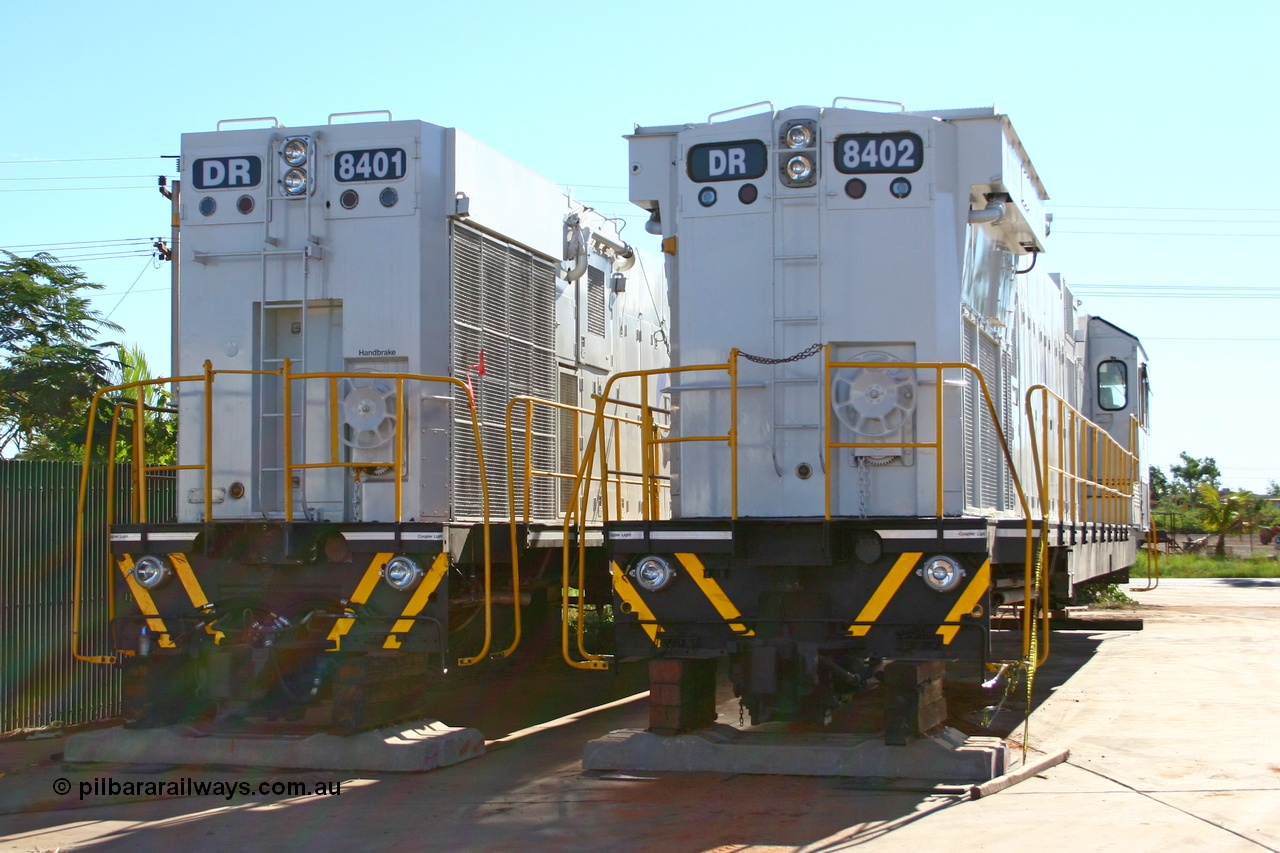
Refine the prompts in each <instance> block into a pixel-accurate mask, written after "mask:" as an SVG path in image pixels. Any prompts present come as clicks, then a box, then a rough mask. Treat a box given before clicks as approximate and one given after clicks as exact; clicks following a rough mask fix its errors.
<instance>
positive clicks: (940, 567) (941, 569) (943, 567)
mask: <svg viewBox="0 0 1280 853" xmlns="http://www.w3.org/2000/svg"><path fill="white" fill-rule="evenodd" d="M919 575H920V577H921V578H923V579H924V582H925V583H926V584H928V586H929V588H930V589H934V590H937V591H938V592H950V591H951V590H953V589H955V588H956V587H957V586H959V585H960V581H962V580H964V569H963V568H962V567H961V566H960V564H959V563H958V562H956V561H955V560H953V559H952V558H951V557H943V556H937V557H930V558H929V559H927V560H925V561H924V565H923V566H921V567H920V571H919Z"/></svg>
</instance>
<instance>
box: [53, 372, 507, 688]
mask: <svg viewBox="0 0 1280 853" xmlns="http://www.w3.org/2000/svg"><path fill="white" fill-rule="evenodd" d="M220 376H259V377H267V376H274V377H279V378H280V380H281V402H282V405H281V410H282V412H283V413H284V416H283V417H282V418H281V421H282V425H281V431H282V436H283V437H282V441H281V444H282V455H283V466H282V467H283V473H282V476H283V487H282V501H283V515H284V520H285V521H286V522H291V521H293V519H294V511H293V503H294V498H293V494H292V486H291V484H292V483H293V475H294V472H297V471H306V470H311V469H320V468H351V469H360V468H365V467H368V465H369V463H368V462H367V461H355V462H352V461H346V460H343V459H342V449H341V445H342V442H341V439H340V436H341V433H342V424H343V421H342V419H341V417H340V416H339V407H340V405H341V400H340V399H339V398H338V388H339V382H340V381H341V380H343V379H349V380H353V381H354V380H363V381H368V380H370V379H379V380H384V381H387V382H394V383H395V397H394V399H395V400H397V401H403V400H405V395H404V389H405V383H406V382H413V383H424V384H425V383H444V384H447V385H452V386H454V387H455V388H459V389H461V390H462V391H464V392H465V394H466V399H467V401H468V407H469V411H470V415H471V430H472V440H473V441H474V443H475V449H476V465H477V468H478V469H479V470H478V471H477V476H478V478H479V481H480V491H481V500H482V507H483V519H482V529H483V553H484V568H483V572H484V615H485V632H484V646H483V648H481V650H480V651H479V652H478V653H477V654H475V655H472V656H470V657H465V658H460V659H459V661H458V664H459V665H460V666H468V665H471V664H474V663H477V662H479V661H480V660H483V659H484V658H485V656H486V655H487V654H488V652H489V646H490V645H491V644H492V637H493V619H492V576H491V559H492V550H491V547H490V521H489V519H490V505H489V484H488V478H487V476H486V475H485V462H484V446H483V442H482V441H481V438H480V424H479V421H478V419H477V417H476V405H475V397H474V395H473V394H472V392H471V389H470V387H468V386H467V384H466V383H465V382H463V381H462V380H459V379H455V378H453V377H449V376H429V375H422V374H414V373H369V372H354V371H351V372H316V373H293V372H292V362H291V361H290V360H289V359H285V360H284V364H283V367H282V368H281V369H280V370H214V369H213V364H212V362H210V361H206V362H205V363H204V372H203V373H202V374H198V375H190V376H175V377H171V378H162V379H152V380H145V381H141V382H132V383H127V384H124V385H117V386H112V387H109V388H103V389H101V390H99V391H98V392H96V393H95V394H94V395H93V397H92V399H91V400H90V402H89V421H88V428H87V431H86V436H85V452H84V465H83V467H82V470H81V475H80V495H79V502H78V504H77V514H76V532H75V560H74V572H75V576H74V581H73V584H74V587H73V597H72V624H71V636H72V640H71V648H72V655H73V656H74V657H75V658H76V659H77V660H84V661H88V662H90V663H102V664H111V663H115V662H116V657H115V656H114V655H94V656H90V655H83V654H81V652H80V617H81V600H82V589H83V581H84V565H83V562H84V535H85V533H84V530H85V524H86V500H87V495H88V480H89V462H90V460H91V459H92V458H93V451H94V447H93V436H94V425H95V423H96V420H97V417H98V408H99V405H100V403H101V401H102V400H103V399H104V397H106V396H107V395H110V394H116V393H120V392H124V391H129V390H137V391H138V393H137V394H136V395H135V396H136V400H135V401H134V403H133V405H132V407H131V408H132V409H133V413H134V423H133V426H132V428H133V442H132V448H131V450H132V461H133V469H134V475H135V479H136V483H135V488H134V490H133V492H134V495H133V499H134V518H135V519H136V520H137V522H138V523H146V521H147V507H146V488H145V486H146V478H147V477H148V476H151V475H153V474H156V473H158V472H169V471H202V472H203V475H204V476H203V503H204V516H203V517H204V519H205V521H206V522H208V521H211V520H212V519H213V506H214V501H213V472H214V448H213V434H214V426H215V423H214V412H215V409H216V406H215V405H214V391H215V380H216V379H217V378H218V377H220ZM298 382H301V383H307V382H323V383H324V387H325V388H326V389H327V396H326V398H325V402H326V403H327V414H328V417H327V421H328V427H329V441H328V451H329V457H328V458H327V459H323V460H319V461H307V460H305V459H304V460H302V461H297V460H296V459H295V452H294V448H293V444H294V442H293V418H292V416H291V413H292V411H293V397H294V388H293V385H294V383H298ZM190 383H201V384H202V386H203V412H202V416H203V425H204V449H203V450H204V452H203V458H202V460H201V461H200V462H196V463H191V464H183V465H148V464H147V461H146V460H147V447H146V435H145V430H144V426H145V424H144V413H145V410H146V407H145V406H144V405H143V404H142V402H141V401H142V398H143V395H142V389H143V388H144V387H145V386H149V385H157V386H160V385H172V386H174V387H177V386H180V385H182V384H190ZM304 399H308V398H307V397H306V396H305V388H304ZM397 405H403V404H402V402H398V403H397ZM124 409H125V405H124V404H119V403H117V404H116V405H115V407H114V409H113V412H112V421H111V433H110V434H111V439H110V440H111V442H112V443H111V447H112V450H113V452H114V447H115V442H116V440H117V438H118V420H119V417H120V415H121V413H122V412H123V411H124ZM404 438H405V437H404V418H403V417H396V418H395V426H394V433H393V436H392V442H393V443H392V447H393V451H392V455H393V459H392V466H393V470H394V471H396V472H397V474H396V476H395V477H394V494H395V497H394V511H395V518H396V519H397V520H399V519H401V518H402V517H403V512H402V510H403V483H402V480H401V476H400V472H402V471H403V470H404V465H405V458H404V454H405V444H406V442H405V440H404ZM108 476H109V477H110V476H112V475H110V474H109V475H108ZM112 485H113V483H112V482H110V481H109V483H108V490H107V494H108V498H107V500H108V507H107V518H108V520H110V519H111V518H112V517H114V516H113V513H114V506H113V503H112V502H113V500H114V495H113V489H112ZM111 559H112V558H111V555H110V552H109V551H108V555H107V561H108V566H107V571H108V574H109V575H110V573H111V569H112V567H111V565H110V562H111Z"/></svg>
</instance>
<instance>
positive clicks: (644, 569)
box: [628, 555, 676, 592]
mask: <svg viewBox="0 0 1280 853" xmlns="http://www.w3.org/2000/svg"><path fill="white" fill-rule="evenodd" d="M628 574H630V575H631V577H633V578H635V581H636V583H637V584H639V585H640V587H641V588H642V589H647V590H648V591H649V592H657V591H658V590H660V589H663V588H664V587H666V586H667V584H669V583H671V579H672V578H674V577H675V576H676V572H675V569H673V568H671V564H670V563H668V562H667V561H666V560H665V559H663V558H662V557H657V556H653V555H650V556H648V557H641V558H640V559H639V560H638V561H636V564H635V565H634V566H632V567H631V571H630V572H628Z"/></svg>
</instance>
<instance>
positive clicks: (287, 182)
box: [281, 169, 307, 195]
mask: <svg viewBox="0 0 1280 853" xmlns="http://www.w3.org/2000/svg"><path fill="white" fill-rule="evenodd" d="M281 183H282V184H284V191H285V193H286V194H287V195H302V194H303V193H304V192H306V191H307V173H306V172H304V171H302V170H301V169H290V170H289V171H287V172H285V173H284V178H283V179H282V180H281Z"/></svg>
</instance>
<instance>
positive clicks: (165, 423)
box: [109, 344, 177, 465]
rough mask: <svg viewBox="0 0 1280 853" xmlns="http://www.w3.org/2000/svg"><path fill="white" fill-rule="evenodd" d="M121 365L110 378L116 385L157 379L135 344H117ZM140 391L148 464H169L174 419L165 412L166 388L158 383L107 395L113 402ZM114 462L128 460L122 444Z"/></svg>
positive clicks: (174, 436) (174, 437)
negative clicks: (145, 412) (144, 409)
mask: <svg viewBox="0 0 1280 853" xmlns="http://www.w3.org/2000/svg"><path fill="white" fill-rule="evenodd" d="M118 362H119V365H120V368H119V372H118V374H117V375H116V376H115V377H114V378H113V381H114V382H115V384H117V385H128V384H130V383H133V382H150V381H151V380H152V379H154V378H156V377H154V376H153V375H152V373H151V366H150V365H149V364H148V363H147V356H146V354H145V353H143V351H142V348H141V347H139V346H138V345H137V344H134V345H132V346H128V347H120V349H119V350H118ZM138 392H141V393H142V404H143V405H144V406H146V407H147V414H146V421H145V427H144V428H145V432H146V444H147V457H148V461H149V462H150V463H151V464H161V465H170V464H173V462H174V460H175V457H176V456H177V452H176V451H177V447H176V443H177V434H176V421H175V419H174V417H173V415H172V414H171V413H170V412H169V411H167V409H168V408H169V389H168V388H167V387H166V386H164V385H160V384H152V385H141V386H139V387H138V388H136V389H132V390H130V391H128V392H126V393H124V394H114V395H111V396H110V398H109V402H111V403H112V404H114V403H116V402H118V401H120V400H123V399H125V398H133V396H134V395H135V394H136V393H138ZM115 455H116V461H117V462H127V461H129V458H130V456H129V449H128V447H127V446H126V445H124V444H123V443H122V444H121V446H119V447H117V448H116V450H115Z"/></svg>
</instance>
